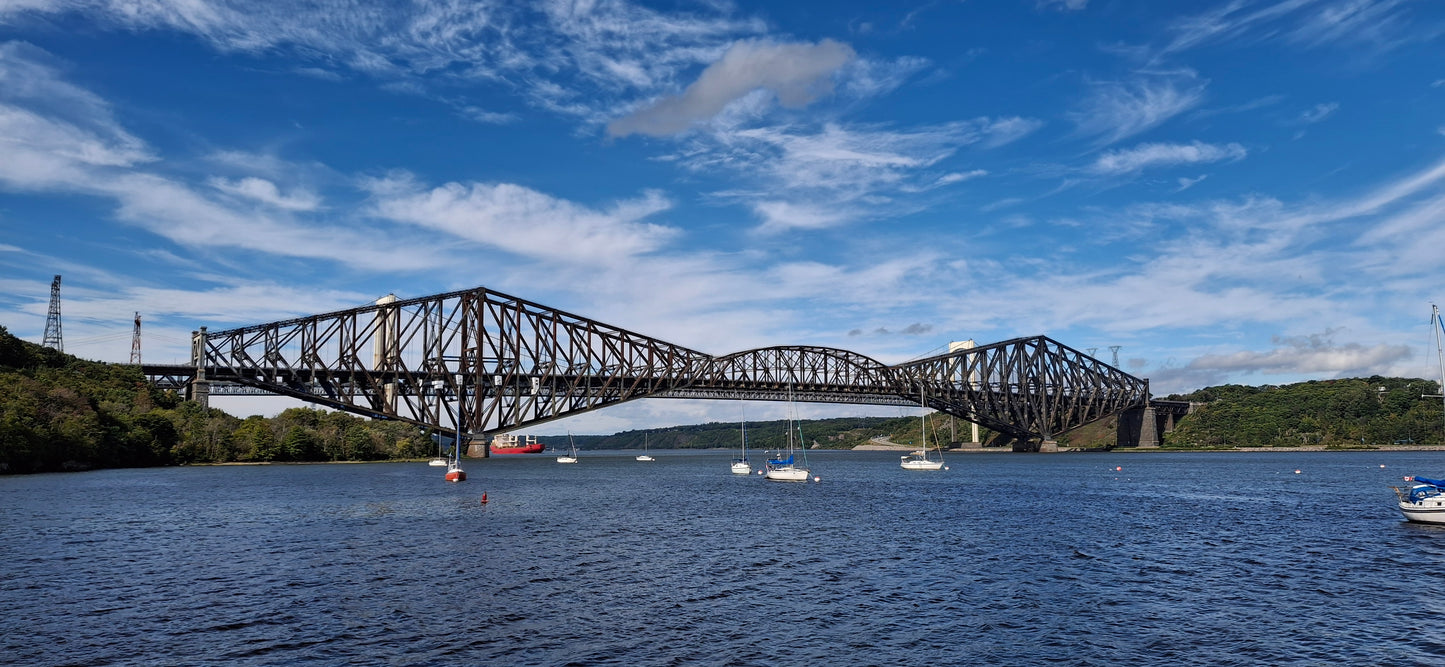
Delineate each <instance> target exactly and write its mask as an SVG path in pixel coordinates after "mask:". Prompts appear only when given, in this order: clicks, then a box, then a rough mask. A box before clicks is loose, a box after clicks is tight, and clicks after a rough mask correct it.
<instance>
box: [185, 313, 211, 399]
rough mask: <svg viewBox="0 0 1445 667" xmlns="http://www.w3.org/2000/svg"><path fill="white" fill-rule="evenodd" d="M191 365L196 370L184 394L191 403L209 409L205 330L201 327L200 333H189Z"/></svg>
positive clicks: (209, 389)
mask: <svg viewBox="0 0 1445 667" xmlns="http://www.w3.org/2000/svg"><path fill="white" fill-rule="evenodd" d="M191 365H192V366H194V367H195V368H196V376H195V377H194V378H192V379H191V386H190V390H189V391H188V392H186V393H187V394H188V395H187V397H186V398H189V399H190V400H191V402H192V403H200V404H201V407H203V408H209V407H211V383H210V382H209V381H208V380H206V328H205V327H201V329H200V331H192V332H191Z"/></svg>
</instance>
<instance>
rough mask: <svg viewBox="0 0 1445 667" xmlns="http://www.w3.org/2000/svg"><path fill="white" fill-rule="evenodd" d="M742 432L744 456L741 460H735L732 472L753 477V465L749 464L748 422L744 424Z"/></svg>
mask: <svg viewBox="0 0 1445 667" xmlns="http://www.w3.org/2000/svg"><path fill="white" fill-rule="evenodd" d="M742 432H743V455H742V457H741V458H736V459H733V465H732V471H733V474H734V475H751V474H753V464H751V463H749V462H748V425H747V422H746V421H745V422H743V423H742Z"/></svg>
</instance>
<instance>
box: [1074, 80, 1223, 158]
mask: <svg viewBox="0 0 1445 667" xmlns="http://www.w3.org/2000/svg"><path fill="white" fill-rule="evenodd" d="M1206 85H1207V82H1205V81H1200V80H1199V79H1198V77H1197V76H1196V75H1195V74H1194V73H1193V72H1190V71H1183V72H1175V73H1169V74H1162V75H1160V74H1155V75H1147V76H1140V77H1138V78H1136V79H1135V80H1133V81H1130V82H1107V83H1097V84H1094V85H1093V91H1092V93H1091V94H1090V95H1089V96H1088V97H1087V98H1085V99H1084V100H1083V101H1082V102H1081V103H1080V105H1079V109H1078V110H1077V111H1074V112H1071V113H1070V114H1069V116H1070V117H1071V118H1072V119H1073V120H1074V123H1075V124H1076V125H1077V126H1078V130H1079V132H1080V133H1081V134H1084V135H1090V136H1098V137H1099V142H1100V143H1102V144H1111V143H1114V142H1116V141H1119V140H1120V139H1125V138H1128V137H1131V136H1134V135H1136V134H1139V133H1140V132H1144V131H1146V130H1150V129H1153V128H1154V127H1157V126H1159V125H1160V124H1162V123H1164V121H1167V120H1169V119H1170V118H1173V117H1174V116H1177V115H1179V114H1180V113H1183V112H1185V111H1188V110H1189V109H1192V108H1193V107H1195V106H1196V105H1198V104H1199V103H1200V102H1201V101H1203V99H1204V88H1205V86H1206Z"/></svg>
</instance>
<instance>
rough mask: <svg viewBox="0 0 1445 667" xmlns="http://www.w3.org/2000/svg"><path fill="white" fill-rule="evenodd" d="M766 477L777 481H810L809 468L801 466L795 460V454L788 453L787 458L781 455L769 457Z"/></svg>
mask: <svg viewBox="0 0 1445 667" xmlns="http://www.w3.org/2000/svg"><path fill="white" fill-rule="evenodd" d="M765 470H766V472H765V473H764V475H763V476H764V477H766V478H768V479H771V480H773V481H775V482H806V481H808V474H809V472H808V469H807V468H804V467H802V466H799V465H798V464H797V463H795V462H794V461H793V455H792V454H788V457H787V458H782V456H781V455H779V457H778V458H776V459H768V463H767V466H766V467H765Z"/></svg>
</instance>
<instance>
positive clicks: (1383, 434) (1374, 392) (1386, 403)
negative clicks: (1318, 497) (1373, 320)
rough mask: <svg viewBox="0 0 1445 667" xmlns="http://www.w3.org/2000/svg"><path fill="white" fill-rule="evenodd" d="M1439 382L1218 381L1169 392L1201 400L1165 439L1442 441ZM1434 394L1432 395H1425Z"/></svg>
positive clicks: (1213, 443)
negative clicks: (1255, 383) (1185, 391)
mask: <svg viewBox="0 0 1445 667" xmlns="http://www.w3.org/2000/svg"><path fill="white" fill-rule="evenodd" d="M1439 393H1440V385H1439V384H1438V383H1436V382H1433V381H1430V380H1421V379H1413V378H1386V377H1379V376H1374V377H1369V378H1363V379H1342V380H1319V381H1311V382H1300V383H1297V384H1290V385H1282V386H1273V385H1267V386H1263V387H1245V386H1241V385H1225V386H1221V387H1209V388H1207V389H1201V390H1199V391H1196V392H1193V393H1190V394H1176V395H1174V396H1170V397H1168V398H1169V399H1170V400H1180V401H1193V402H1200V403H1204V404H1205V405H1204V406H1203V407H1202V408H1200V409H1198V410H1196V411H1195V412H1194V413H1193V414H1191V415H1189V416H1188V417H1185V418H1184V419H1183V420H1182V421H1181V422H1180V423H1179V425H1178V426H1177V428H1175V430H1174V432H1173V433H1170V434H1167V435H1166V436H1165V439H1164V443H1165V445H1166V446H1179V447H1224V446H1228V447H1266V446H1274V447H1291V446H1300V445H1326V446H1356V447H1358V446H1362V445H1364V446H1371V445H1403V444H1445V409H1442V404H1441V399H1440V397H1439V396H1438V394H1439ZM1431 394H1434V395H1435V396H1433V397H1432V396H1429V395H1431Z"/></svg>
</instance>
